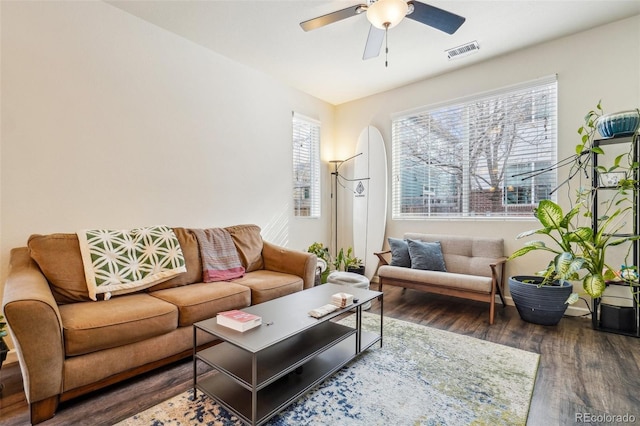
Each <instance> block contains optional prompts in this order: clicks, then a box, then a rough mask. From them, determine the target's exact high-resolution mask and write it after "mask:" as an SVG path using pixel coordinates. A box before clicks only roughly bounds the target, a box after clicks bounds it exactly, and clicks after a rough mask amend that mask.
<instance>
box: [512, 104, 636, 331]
mask: <svg viewBox="0 0 640 426" xmlns="http://www.w3.org/2000/svg"><path fill="white" fill-rule="evenodd" d="M601 114H602V108H601V106H600V104H598V106H597V111H590V112H589V113H588V114H587V115H586V117H585V125H584V126H582V127H580V128H579V129H578V133H579V134H580V135H581V137H582V142H581V143H580V144H579V145H578V146H577V147H576V155H575V156H574V161H573V163H571V170H570V172H569V176H570V178H569V179H568V180H567V182H566V183H567V184H570V182H571V179H572V178H573V177H575V176H582V175H583V174H584V173H585V172H588V171H590V169H591V168H592V166H593V165H592V164H593V163H592V162H591V161H592V158H593V154H598V155H601V154H604V152H603V150H602V148H601V147H599V146H594V143H593V141H594V137H595V134H596V121H597V119H598V118H599V117H600V116H601ZM630 145H633V144H630ZM585 157H586V158H585ZM624 157H628V158H627V159H626V160H624ZM623 160H624V161H623ZM637 168H638V164H636V163H635V162H633V161H632V159H631V152H629V153H627V154H622V155H619V156H618V157H616V158H615V159H614V161H613V165H612V166H611V167H609V168H605V167H603V166H598V167H595V171H596V172H597V173H612V172H622V173H621V175H620V176H624V177H621V178H620V179H618V180H616V186H615V188H613V189H614V192H613V194H612V195H611V196H610V198H608V199H607V200H606V201H605V202H602V203H599V204H600V210H598V211H599V212H602V213H601V214H599V217H597V218H596V219H595V220H596V221H597V223H598V226H597V230H596V232H594V230H593V227H592V221H593V219H594V218H593V212H594V211H595V210H594V208H593V201H594V199H593V197H594V194H595V193H596V188H593V187H591V186H587V187H584V186H583V187H580V188H579V189H578V190H577V191H576V198H575V200H572V205H571V209H570V211H569V212H568V213H566V214H564V212H563V210H562V208H561V207H560V206H559V205H558V204H556V203H555V202H553V201H551V200H542V201H540V203H539V204H538V206H537V208H535V209H534V216H535V217H536V219H538V221H539V222H540V225H541V228H538V229H534V230H530V231H526V232H523V233H521V234H520V235H518V236H517V237H516V238H518V239H520V238H524V237H529V236H532V235H544V236H546V237H547V238H546V240H545V241H543V240H533V241H529V242H527V243H526V244H525V246H524V247H522V248H520V249H518V250H516V251H515V252H514V253H513V254H511V256H510V257H509V259H514V258H517V257H520V256H524V255H525V254H527V253H529V252H532V251H539V250H543V251H547V252H549V253H551V254H553V258H552V259H551V261H550V262H549V264H548V265H547V268H546V269H545V270H544V271H541V272H539V273H538V274H537V275H536V276H515V277H511V278H510V279H509V288H510V291H511V295H512V297H513V301H514V304H515V305H516V308H517V309H518V312H519V313H520V316H521V318H522V319H523V320H525V321H528V322H534V323H537V324H543V325H554V324H557V322H558V321H560V319H561V318H562V315H564V311H565V310H566V308H567V304H571V303H574V302H575V301H577V300H578V299H579V296H578V294H577V293H574V292H573V291H572V289H573V286H572V284H571V281H581V282H582V288H583V289H584V292H585V293H586V294H588V295H589V296H591V297H593V298H598V297H601V296H602V293H603V292H604V290H605V288H606V285H607V281H610V280H613V279H617V280H622V281H627V280H628V281H629V283H630V284H632V280H633V279H632V278H630V276H631V275H627V276H621V274H618V273H616V271H615V269H614V268H613V267H612V266H611V265H610V264H609V263H607V249H608V248H610V247H613V246H618V245H621V244H624V243H626V242H629V241H633V240H637V239H638V238H640V237H638V236H635V235H630V234H625V233H623V232H622V231H623V228H624V227H625V222H626V220H627V219H628V218H627V216H629V215H630V214H631V213H632V212H633V191H634V190H637V188H636V186H637V182H636V181H635V180H633V177H634V176H636V175H637ZM549 242H551V244H550V245H549V244H548V243H549ZM636 272H637V271H636ZM551 294H557V296H556V297H555V298H556V299H558V300H559V302H554V301H553V300H552V299H554V297H552V296H551ZM554 306H555V307H554ZM546 311H553V314H551V313H550V312H546ZM538 314H543V315H542V317H539V315H538ZM547 314H548V315H547Z"/></svg>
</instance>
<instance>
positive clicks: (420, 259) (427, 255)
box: [407, 240, 447, 272]
mask: <svg viewBox="0 0 640 426" xmlns="http://www.w3.org/2000/svg"><path fill="white" fill-rule="evenodd" d="M407 245H408V246H409V256H410V257H411V268H412V269H423V270H427V271H441V272H447V268H446V267H445V265H444V257H443V256H442V246H441V245H440V241H434V242H425V241H416V240H408V241H407Z"/></svg>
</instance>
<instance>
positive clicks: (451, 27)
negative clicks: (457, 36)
mask: <svg viewBox="0 0 640 426" xmlns="http://www.w3.org/2000/svg"><path fill="white" fill-rule="evenodd" d="M409 5H410V6H409V7H411V5H413V12H412V13H410V14H409V15H407V18H411V19H413V20H415V21H418V22H421V23H423V24H425V25H429V26H430V27H433V28H436V29H438V30H440V31H444V32H445V33H447V34H453V33H455V32H456V31H457V30H458V28H460V26H461V25H462V24H463V23H464V21H465V20H466V18H463V17H462V16H459V15H456V14H455V13H451V12H447V11H446V10H442V9H440V8H437V7H435V6H430V5H428V4H424V3H420V2H418V1H410V2H409Z"/></svg>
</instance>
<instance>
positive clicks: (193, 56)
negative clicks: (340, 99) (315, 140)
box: [0, 2, 335, 292]
mask: <svg viewBox="0 0 640 426" xmlns="http://www.w3.org/2000/svg"><path fill="white" fill-rule="evenodd" d="M1 8H2V9H1V19H2V21H1V23H2V33H1V36H2V51H1V52H2V58H1V59H2V64H1V66H2V68H1V72H2V74H1V78H2V129H1V131H2V133H1V135H2V141H1V161H2V162H1V181H0V183H1V187H0V188H1V197H0V200H1V203H2V204H1V206H2V209H1V216H0V236H1V238H0V241H1V243H0V265H1V268H2V269H1V271H0V279H1V280H2V281H4V277H5V276H6V270H7V264H8V254H9V250H10V248H12V247H16V246H24V245H26V242H27V238H28V237H29V235H30V234H33V233H52V232H75V231H76V230H78V229H82V228H102V227H104V228H131V227H137V226H145V225H154V224H167V225H170V226H186V227H214V226H227V225H233V224H240V223H255V224H258V225H259V226H261V227H262V228H263V237H264V238H265V239H266V240H268V241H272V242H275V243H278V244H282V245H286V246H288V247H291V248H295V249H306V247H307V246H308V245H309V244H311V243H312V242H313V241H327V242H328V240H329V236H330V224H329V220H330V217H329V206H327V205H326V203H325V205H324V211H323V217H322V219H320V220H310V219H299V218H294V217H293V216H292V213H291V212H292V207H291V195H292V190H291V188H292V186H291V183H290V182H291V179H292V178H291V176H292V174H291V161H292V160H291V112H292V110H296V111H298V112H300V113H302V114H305V115H307V116H309V117H313V118H316V119H319V120H321V121H322V143H323V145H324V146H329V144H328V142H327V141H329V140H331V139H332V137H333V132H334V129H333V122H334V113H335V108H334V107H333V106H331V105H329V104H327V103H325V102H322V101H320V100H318V99H316V98H313V97H311V96H308V95H306V94H303V93H302V92H299V91H296V90H293V89H291V88H289V87H288V86H285V85H283V84H282V83H280V82H278V81H276V80H274V79H272V78H270V77H268V76H266V75H265V74H263V73H260V72H257V71H255V70H252V69H250V68H247V67H245V66H242V65H240V64H238V63H235V62H232V61H230V60H228V59H226V58H224V57H222V56H220V55H217V54H215V53H213V52H211V51H209V50H207V49H205V48H203V47H201V46H198V45H196V44H194V43H192V42H190V41H187V40H186V39H183V38H181V37H178V36H176V35H175V34H172V33H169V32H167V31H165V30H163V29H161V28H159V27H156V26H153V25H151V24H149V23H147V22H145V21H142V20H140V19H139V18H136V17H134V16H132V15H129V14H127V13H125V12H123V11H122V10H120V9H117V8H114V7H112V6H110V5H108V4H105V3H103V2H1ZM323 155H328V154H324V153H323ZM324 173H325V176H324V178H323V182H326V183H327V184H326V185H325V187H324V188H323V198H324V199H328V182H329V175H328V170H325V171H324ZM0 292H1V289H0Z"/></svg>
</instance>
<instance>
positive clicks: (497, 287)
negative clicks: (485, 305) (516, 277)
mask: <svg viewBox="0 0 640 426" xmlns="http://www.w3.org/2000/svg"><path fill="white" fill-rule="evenodd" d="M506 264H507V257H501V258H499V259H496V261H495V262H492V263H490V264H489V267H490V268H491V278H492V281H493V286H494V290H493V291H492V294H493V292H494V291H495V292H497V293H498V296H500V301H501V302H502V305H503V306H506V305H507V302H506V301H505V300H504V280H505V276H504V275H505V267H506Z"/></svg>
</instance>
